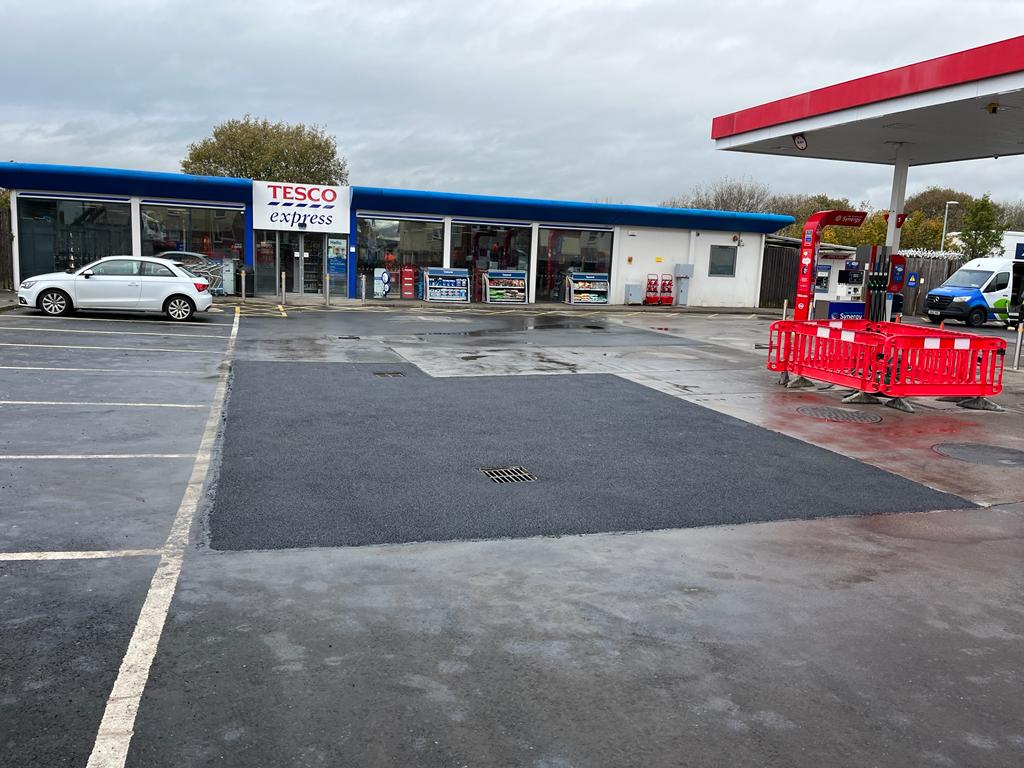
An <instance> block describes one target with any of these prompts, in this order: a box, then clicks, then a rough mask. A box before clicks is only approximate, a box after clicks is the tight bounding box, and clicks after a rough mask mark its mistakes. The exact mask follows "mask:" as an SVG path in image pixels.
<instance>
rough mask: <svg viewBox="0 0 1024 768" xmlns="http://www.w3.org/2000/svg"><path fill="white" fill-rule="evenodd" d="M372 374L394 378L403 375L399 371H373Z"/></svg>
mask: <svg viewBox="0 0 1024 768" xmlns="http://www.w3.org/2000/svg"><path fill="white" fill-rule="evenodd" d="M373 375H374V376H378V377H380V378H382V379H394V378H397V377H399V376H405V374H404V373H402V372H401V371H374V372H373Z"/></svg>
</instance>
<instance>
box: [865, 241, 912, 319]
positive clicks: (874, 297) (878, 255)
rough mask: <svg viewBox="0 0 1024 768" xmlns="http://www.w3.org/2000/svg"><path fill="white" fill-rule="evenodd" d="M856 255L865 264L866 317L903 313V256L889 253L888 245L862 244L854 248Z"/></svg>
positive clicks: (883, 316)
mask: <svg viewBox="0 0 1024 768" xmlns="http://www.w3.org/2000/svg"><path fill="white" fill-rule="evenodd" d="M857 255H858V258H863V259H864V261H866V262H867V264H868V283H867V288H866V290H865V297H864V301H865V304H866V305H867V318H868V319H869V320H885V321H889V320H892V318H893V316H894V315H901V314H903V286H904V283H905V281H906V274H907V259H906V257H905V256H901V255H900V254H898V253H892V249H890V248H889V246H887V245H862V246H859V247H858V248H857Z"/></svg>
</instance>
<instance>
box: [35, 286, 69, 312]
mask: <svg viewBox="0 0 1024 768" xmlns="http://www.w3.org/2000/svg"><path fill="white" fill-rule="evenodd" d="M39 308H40V309H41V310H43V314H46V315H50V316H51V317H60V316H61V315H66V314H68V313H69V312H70V311H71V297H70V296H68V295H67V294H66V293H64V291H59V290H57V289H56V288H51V289H50V290H48V291H43V294H42V296H40V297H39Z"/></svg>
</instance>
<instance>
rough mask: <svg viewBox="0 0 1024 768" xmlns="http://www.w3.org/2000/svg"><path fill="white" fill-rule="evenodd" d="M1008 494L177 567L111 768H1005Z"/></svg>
mask: <svg viewBox="0 0 1024 768" xmlns="http://www.w3.org/2000/svg"><path fill="white" fill-rule="evenodd" d="M1022 557H1024V517H1022V516H1021V513H1020V512H1019V511H1012V510H999V511H996V510H972V511H962V512H950V513H933V514H917V515H895V516H889V515H879V516H871V517H860V518H847V519H831V520H816V521H801V522H784V523H768V524H762V525H748V526H737V527H731V526H729V527H716V528H703V529H690V530H681V531H661V532H652V533H640V534H628V535H595V536H581V537H564V538H560V539H526V540H514V541H508V540H506V541H490V542H462V543H448V544H415V545H402V546H383V547H365V548H350V549H340V550H339V549H335V550H305V551H302V552H297V551H290V552H256V553H202V552H193V553H191V554H190V556H189V558H188V560H187V561H186V568H185V571H184V574H183V576H182V583H181V586H180V588H179V591H178V594H177V596H176V597H175V600H174V604H173V606H172V610H171V615H170V619H169V624H168V628H167V632H166V634H165V636H164V638H163V641H162V643H161V653H160V655H159V656H158V657H157V659H156V662H155V665H154V668H153V672H152V678H151V682H150V685H149V686H148V687H147V690H146V693H145V696H144V699H143V703H142V707H141V711H140V717H139V721H138V722H137V724H136V737H135V740H134V741H133V744H132V751H131V754H130V756H129V761H128V764H129V766H132V767H133V768H142V766H145V767H146V768H160V767H161V766H180V765H189V766H213V765H217V766H251V765H256V764H260V765H296V764H298V765H325V766H326V765H359V766H383V765H402V766H452V765H488V766H490V765H500V766H521V765H528V766H591V765H593V766H598V765H600V766H645V767H651V768H658V767H660V766H678V765H680V764H686V765H700V766H710V765H727V766H736V767H737V768H739V767H744V766H749V767H750V768H754V767H755V766H756V767H757V768H760V767H762V766H787V768H804V767H806V768H820V767H821V766H830V768H863V766H865V765H879V766H882V765H884V766H897V765H898V766H911V765H913V766H926V765H929V766H930V765H935V766H945V765H957V766H986V768H1003V767H1006V768H1009V767H1010V766H1014V767H1015V766H1019V765H1020V762H1021V760H1022V759H1024V726H1022V724H1021V719H1020V718H1019V716H1018V714H1019V711H1020V707H1019V692H1020V689H1021V685H1022V683H1024V679H1022V676H1021V672H1020V670H1021V668H1022V667H1024V655H1022V648H1024V644H1022V643H1021V639H1022V638H1024V604H1022V603H1021V595H1022V594H1024V592H1022V590H1021V583H1020V571H1019V568H1018V565H1019V563H1020V562H1021V559H1022Z"/></svg>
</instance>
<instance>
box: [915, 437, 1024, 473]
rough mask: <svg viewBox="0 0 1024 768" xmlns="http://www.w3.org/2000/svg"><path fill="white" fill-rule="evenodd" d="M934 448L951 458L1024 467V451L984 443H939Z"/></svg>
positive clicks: (1001, 465) (977, 462)
mask: <svg viewBox="0 0 1024 768" xmlns="http://www.w3.org/2000/svg"><path fill="white" fill-rule="evenodd" d="M932 450H933V451H935V452H936V453H937V454H939V455H941V456H948V457H949V458H951V459H959V460H960V461H969V462H970V463H971V464H986V465H988V466H990V467H1024V451H1018V450H1017V449H1016V448H1003V447H1001V446H998V445H986V444H984V443H939V444H938V445H933V446H932Z"/></svg>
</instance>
